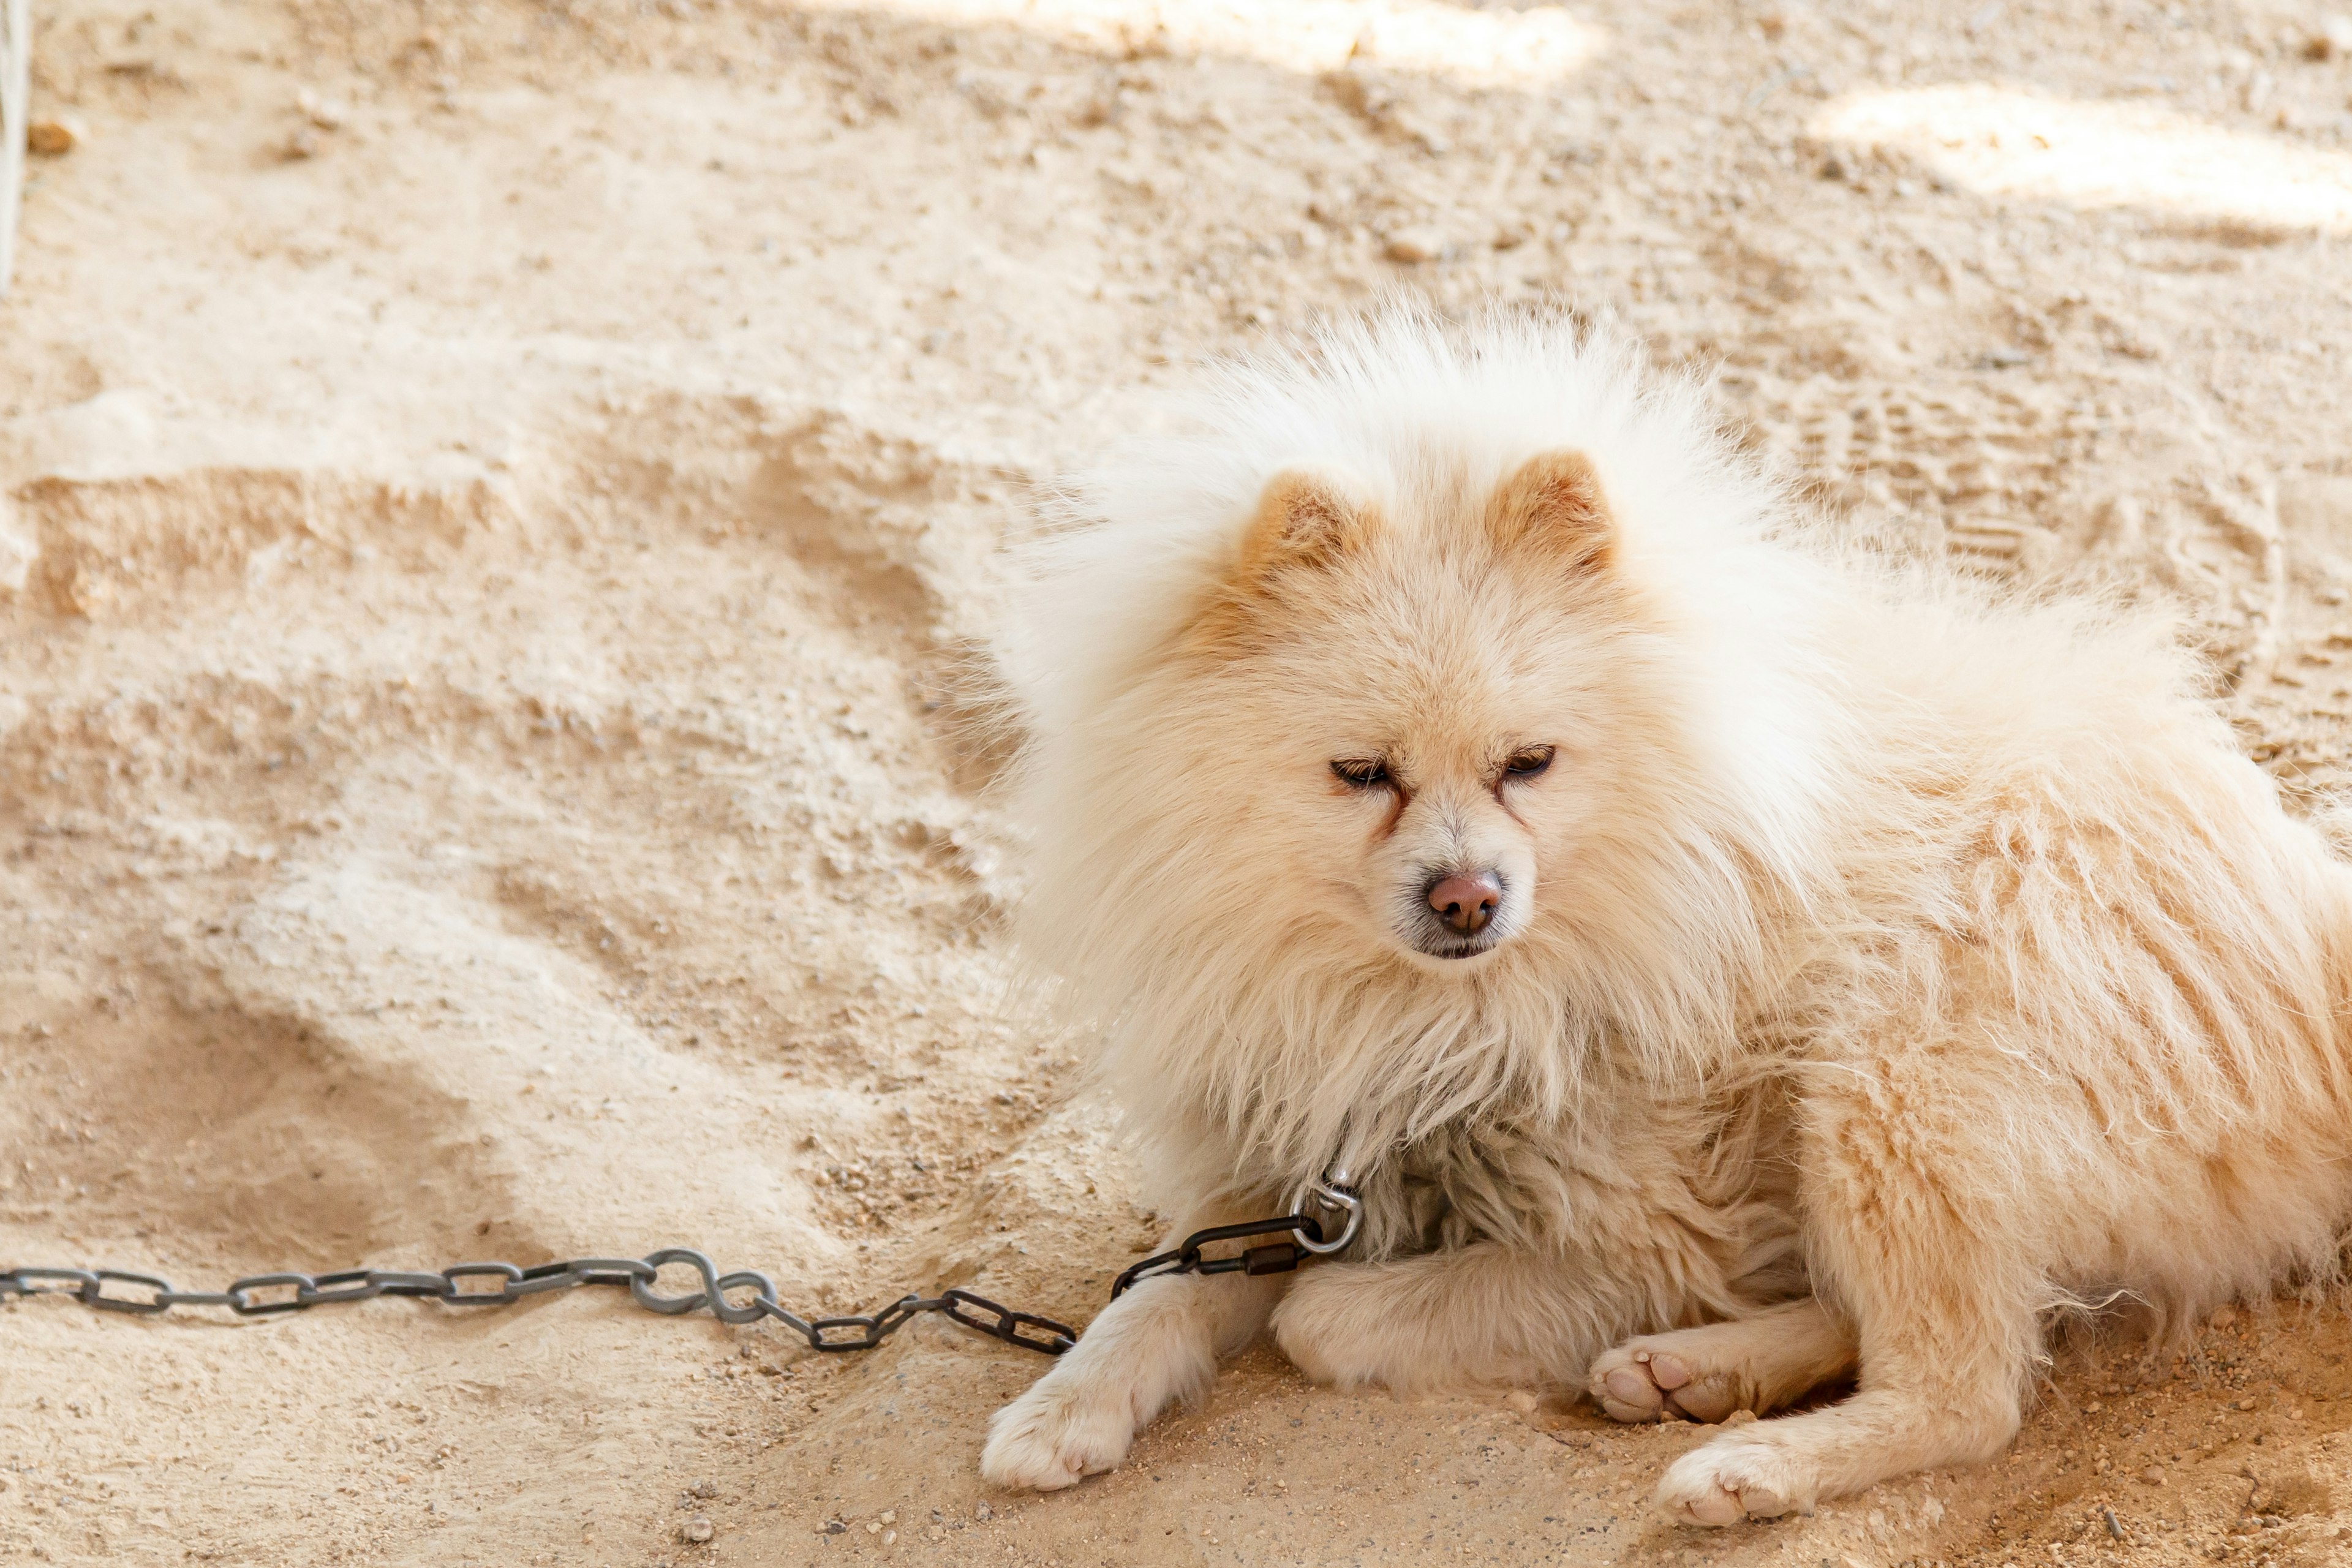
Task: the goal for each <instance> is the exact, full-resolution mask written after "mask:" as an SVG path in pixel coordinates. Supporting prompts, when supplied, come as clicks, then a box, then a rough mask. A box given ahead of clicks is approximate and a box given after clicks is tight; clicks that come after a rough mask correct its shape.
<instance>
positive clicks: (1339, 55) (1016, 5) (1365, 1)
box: [812, 0, 1599, 86]
mask: <svg viewBox="0 0 2352 1568" xmlns="http://www.w3.org/2000/svg"><path fill="white" fill-rule="evenodd" d="M812 8H816V9H824V10H841V11H887V12H893V13H896V14H898V15H900V16H915V17H919V18H921V19H923V20H925V21H929V22H940V23H943V24H946V25H948V26H985V25H992V24H993V25H997V26H1008V25H1009V26H1016V27H1023V28H1026V29H1029V30H1031V31H1034V32H1040V33H1046V34H1050V35H1052V36H1053V37H1056V38H1058V39H1061V40H1062V41H1064V42H1066V43H1071V44H1075V45H1076V46H1078V47H1081V48H1087V49H1094V50H1099V51H1101V52H1103V53H1107V54H1124V53H1128V52H1129V51H1132V50H1135V49H1139V48H1148V47H1157V48H1160V49H1164V50H1166V51H1167V52H1169V53H1171V54H1179V55H1193V54H1198V55H1224V56H1228V57H1231V58H1237V59H1244V60H1254V61H1255V62H1257V63H1258V64H1261V65H1269V66H1276V67H1279V68H1283V69H1285V70H1295V71H1306V72H1318V71H1327V70H1330V69H1332V68H1336V67H1338V66H1341V65H1344V64H1346V63H1347V61H1348V59H1349V56H1350V54H1354V55H1356V56H1359V57H1362V58H1368V59H1369V60H1370V63H1372V64H1375V65H1378V66H1381V67H1384V68H1390V69H1394V70H1407V71H1420V72H1424V73H1426V74H1429V75H1432V76H1442V77H1447V78H1451V79H1455V80H1459V81H1465V82H1470V83H1492V84H1496V85H1506V86H1507V85H1519V86H1527V85H1534V84H1538V83H1541V82H1545V81H1549V80H1554V79H1558V78H1560V77H1564V76H1567V75H1568V74H1570V72H1572V71H1574V70H1575V69H1576V68H1578V67H1579V66H1580V65H1582V64H1583V63H1584V62H1585V61H1586V60H1587V59H1589V58H1591V56H1592V54H1593V53H1594V51H1595V48H1596V47H1597V45H1598V43H1599V33H1598V31H1597V29H1595V28H1593V27H1591V26H1588V25H1587V24H1585V23H1582V22H1580V21H1578V20H1576V18H1574V17H1573V16H1570V15H1569V14H1568V13H1567V12H1566V11H1564V10H1562V9H1560V8H1559V6H1557V5H1538V6H1535V7H1532V8H1530V9H1528V10H1525V11H1474V10H1471V9H1468V8H1467V7H1465V6H1460V5H1446V4H1444V3H1443V0H812Z"/></svg>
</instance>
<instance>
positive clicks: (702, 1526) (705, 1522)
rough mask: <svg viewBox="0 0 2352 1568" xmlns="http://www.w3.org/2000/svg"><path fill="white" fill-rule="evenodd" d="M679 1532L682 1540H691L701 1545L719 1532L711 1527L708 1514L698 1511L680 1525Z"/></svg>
mask: <svg viewBox="0 0 2352 1568" xmlns="http://www.w3.org/2000/svg"><path fill="white" fill-rule="evenodd" d="M677 1533H678V1536H679V1538H680V1539H681V1540H685V1541H690V1542H694V1543H695V1544H696V1545H698V1546H699V1545H701V1544H702V1543H703V1542H706V1541H708V1540H709V1539H710V1538H711V1537H712V1536H714V1535H716V1534H718V1533H719V1532H718V1531H716V1530H714V1529H712V1528H711V1525H710V1521H709V1517H708V1516H706V1515H703V1514H699V1513H698V1514H696V1515H695V1516H694V1517H693V1518H691V1519H689V1520H688V1521H686V1522H685V1523H684V1524H681V1525H679V1526H678V1527H677Z"/></svg>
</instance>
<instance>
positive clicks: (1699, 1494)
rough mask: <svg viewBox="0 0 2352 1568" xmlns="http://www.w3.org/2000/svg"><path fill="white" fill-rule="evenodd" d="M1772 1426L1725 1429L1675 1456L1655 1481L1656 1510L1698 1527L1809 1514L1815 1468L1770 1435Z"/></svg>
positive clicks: (1814, 1490)
mask: <svg viewBox="0 0 2352 1568" xmlns="http://www.w3.org/2000/svg"><path fill="white" fill-rule="evenodd" d="M1775 1425H1776V1423H1772V1422H1767V1423H1765V1424H1764V1425H1763V1426H1751V1427H1748V1428H1746V1429H1745V1430H1742V1431H1738V1432H1732V1433H1727V1434H1726V1435H1725V1436H1720V1437H1717V1439H1715V1441H1713V1442H1711V1443H1708V1444H1706V1445H1704V1446H1703V1447H1697V1448H1694V1449H1692V1450H1691V1451H1690V1452H1689V1453H1687V1454H1685V1455H1684V1456H1683V1457H1682V1458H1679V1459H1676V1460H1675V1462H1674V1463H1673V1464H1672V1465H1670V1466H1668V1467H1667V1468H1666V1474H1665V1477H1664V1479H1663V1480H1661V1481H1659V1483H1658V1509H1659V1510H1660V1511H1661V1512H1662V1513H1664V1515H1665V1516H1666V1517H1667V1518H1668V1519H1669V1520H1672V1521H1674V1522H1675V1523H1676V1524H1702V1525H1726V1524H1738V1522H1739V1521H1741V1520H1743V1519H1778V1518H1779V1517H1780V1515H1782V1514H1784V1513H1789V1512H1791V1511H1793V1512H1796V1513H1811V1512H1812V1511H1813V1499H1814V1496H1815V1494H1816V1493H1817V1492H1818V1491H1819V1489H1820V1487H1819V1479H1818V1476H1817V1474H1816V1468H1815V1467H1814V1465H1813V1464H1812V1462H1811V1460H1810V1459H1807V1458H1805V1457H1804V1456H1803V1455H1802V1454H1801V1453H1799V1452H1797V1451H1796V1449H1795V1446H1794V1445H1791V1444H1789V1443H1786V1442H1783V1441H1781V1440H1780V1438H1779V1437H1777V1436H1774V1435H1773V1432H1772V1427H1773V1426H1775Z"/></svg>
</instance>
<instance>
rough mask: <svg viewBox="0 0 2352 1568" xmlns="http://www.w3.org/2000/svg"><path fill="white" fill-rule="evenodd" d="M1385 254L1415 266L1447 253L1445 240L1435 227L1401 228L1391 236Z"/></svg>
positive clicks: (1392, 258)
mask: <svg viewBox="0 0 2352 1568" xmlns="http://www.w3.org/2000/svg"><path fill="white" fill-rule="evenodd" d="M1385 254H1386V255H1387V257H1388V258H1389V259H1390V260H1391V261H1401V262H1403V263H1404V264H1405V265H1407V266H1413V265H1415V264H1418V263H1420V262H1423V261H1434V260H1436V259H1437V258H1439V257H1440V256H1443V255H1444V254H1445V241H1444V240H1443V239H1441V238H1439V237H1438V235H1437V231H1436V230H1434V229H1428V228H1401V229H1399V230H1397V231H1396V232H1395V233H1394V234H1392V235H1391V236H1389V242H1388V247H1387V249H1386V251H1385Z"/></svg>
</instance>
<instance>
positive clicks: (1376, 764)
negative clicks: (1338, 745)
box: [1331, 757, 1389, 789]
mask: <svg viewBox="0 0 2352 1568" xmlns="http://www.w3.org/2000/svg"><path fill="white" fill-rule="evenodd" d="M1331 771H1332V772H1333V773H1337V774H1338V775H1339V781H1340V782H1341V783H1342V784H1346V785H1348V786H1349V788H1350V789H1378V788H1380V787H1381V785H1382V784H1386V783H1388V782H1389V765H1388V764H1387V763H1383V762H1381V761H1379V760H1377V759H1370V758H1364V757H1343V758H1341V759H1340V760H1339V761H1338V762H1336V763H1332V764H1331Z"/></svg>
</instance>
